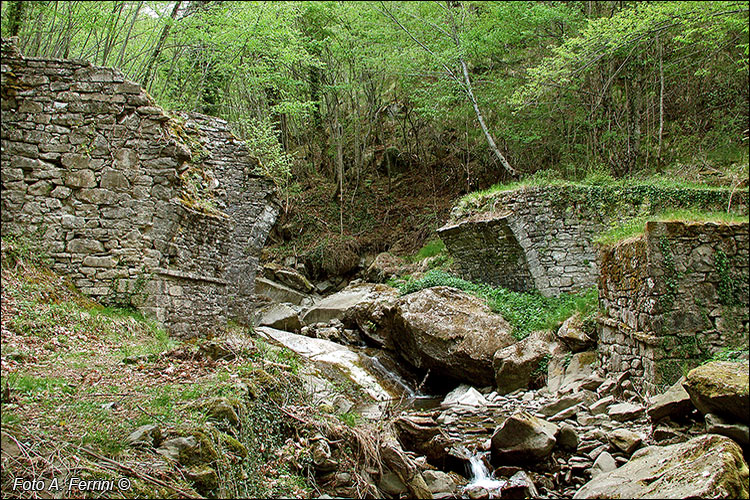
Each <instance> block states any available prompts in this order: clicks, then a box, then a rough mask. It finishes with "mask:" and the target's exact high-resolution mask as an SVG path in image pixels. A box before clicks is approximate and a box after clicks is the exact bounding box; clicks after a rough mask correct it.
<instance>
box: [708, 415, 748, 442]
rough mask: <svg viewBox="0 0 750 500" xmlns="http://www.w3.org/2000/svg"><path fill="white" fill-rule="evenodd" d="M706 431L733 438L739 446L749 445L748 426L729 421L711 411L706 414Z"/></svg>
mask: <svg viewBox="0 0 750 500" xmlns="http://www.w3.org/2000/svg"><path fill="white" fill-rule="evenodd" d="M706 432H709V433H712V434H721V435H722V436H726V437H728V438H730V439H734V440H735V441H736V442H737V443H738V444H739V445H741V446H749V445H750V427H748V426H747V425H744V424H737V423H732V422H729V421H727V420H726V419H724V418H721V417H720V416H719V415H714V414H713V413H707V414H706Z"/></svg>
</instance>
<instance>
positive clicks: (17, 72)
mask: <svg viewBox="0 0 750 500" xmlns="http://www.w3.org/2000/svg"><path fill="white" fill-rule="evenodd" d="M1 64H2V67H1V76H2V101H1V102H2V128H1V138H2V161H1V165H2V169H1V171H2V179H1V182H2V189H1V192H2V194H1V196H0V198H1V203H2V233H3V235H4V236H6V235H9V234H26V235H28V236H30V237H31V238H32V240H36V241H37V243H38V244H40V247H41V248H42V249H43V250H44V251H45V253H47V254H49V256H50V257H51V258H52V261H53V269H54V270H55V271H57V272H59V273H61V274H65V275H67V276H70V278H71V279H72V281H73V283H74V284H75V285H76V286H77V287H78V288H79V289H80V290H81V291H82V292H83V293H85V294H87V295H89V296H91V297H92V298H95V299H98V300H101V301H104V302H108V301H109V302H111V301H112V300H113V299H115V298H117V297H119V298H122V297H126V298H127V297H128V296H129V295H132V298H133V301H134V303H135V305H137V306H138V308H139V309H140V310H141V311H143V312H144V313H146V314H147V315H148V316H150V317H153V318H155V319H157V320H158V321H159V322H161V323H162V324H163V325H165V327H166V328H167V329H168V331H169V332H170V333H171V334H174V335H177V336H182V337H191V336H196V335H204V334H206V333H209V332H211V331H213V330H215V329H216V328H217V327H221V326H223V325H225V324H226V321H227V320H228V319H230V318H232V319H236V320H238V321H240V322H250V321H251V320H252V314H251V309H252V307H253V299H254V293H253V292H254V281H255V279H254V278H255V271H256V267H257V262H258V257H259V255H260V250H261V248H262V246H263V245H264V243H265V239H266V236H267V234H268V232H269V231H270V228H271V226H272V225H273V224H274V222H275V220H276V216H277V214H278V210H279V206H278V203H277V202H276V201H275V198H274V195H273V185H272V183H271V182H270V181H269V180H267V179H266V178H263V177H260V176H257V175H255V174H254V173H253V172H254V167H255V165H256V162H255V161H254V160H253V159H252V158H251V157H250V156H249V154H248V152H247V150H246V148H245V147H244V145H243V144H242V142H241V141H239V140H237V139H236V137H234V136H233V134H232V133H231V132H230V131H229V127H228V124H227V123H226V122H225V121H223V120H220V119H217V118H212V117H208V116H203V115H186V114H178V115H177V116H174V117H170V116H168V115H167V114H166V113H165V112H164V111H163V110H162V109H161V108H159V107H158V106H156V105H155V104H154V101H153V99H152V98H151V97H150V96H149V95H148V94H147V93H146V92H145V91H144V90H143V89H142V88H141V87H140V86H139V85H138V84H136V83H133V82H129V81H127V80H125V78H124V77H123V75H122V74H121V73H120V72H119V71H118V70H115V69H111V68H102V67H96V66H93V65H91V64H90V63H88V62H85V61H79V60H60V59H42V58H24V57H23V56H22V55H21V54H20V53H19V52H18V51H17V49H16V48H15V46H14V45H13V44H12V43H11V41H8V40H3V42H2V61H1ZM191 169H192V170H191ZM192 171H195V172H198V173H199V175H200V176H201V178H202V183H201V184H202V186H201V190H202V196H205V199H206V200H208V201H209V202H210V204H211V206H212V209H210V210H201V209H200V207H196V206H195V205H194V204H191V203H190V198H189V197H186V196H185V190H184V186H185V183H184V177H185V175H187V174H190V173H191V172H192ZM185 200H187V202H185ZM141 289H142V292H143V293H137V294H135V295H133V292H137V291H139V290H141Z"/></svg>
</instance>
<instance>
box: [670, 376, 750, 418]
mask: <svg viewBox="0 0 750 500" xmlns="http://www.w3.org/2000/svg"><path fill="white" fill-rule="evenodd" d="M748 380H749V376H748V363H747V362H745V363H735V362H730V361H713V362H711V363H707V364H705V365H702V366H699V367H697V368H694V369H692V370H690V372H688V374H687V380H686V381H685V382H684V383H683V387H685V390H686V391H687V393H688V394H689V395H690V399H691V400H692V402H693V404H694V405H695V407H696V408H698V410H700V412H701V413H703V414H704V415H705V414H707V413H715V414H717V415H721V416H723V417H727V418H729V419H731V420H734V421H738V422H742V423H744V424H750V384H749V383H748Z"/></svg>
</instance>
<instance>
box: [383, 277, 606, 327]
mask: <svg viewBox="0 0 750 500" xmlns="http://www.w3.org/2000/svg"><path fill="white" fill-rule="evenodd" d="M394 285H396V286H397V287H398V288H399V289H400V291H401V293H402V294H404V295H405V294H409V293H413V292H416V291H419V290H422V289H425V288H430V287H435V286H449V287H452V288H457V289H459V290H463V291H466V292H469V293H472V294H474V295H476V296H478V297H481V298H483V299H485V300H487V303H488V305H489V306H490V309H491V310H492V311H494V312H498V313H500V314H502V316H503V318H505V319H506V320H507V321H508V322H509V323H510V324H511V325H512V326H513V335H514V336H515V337H516V338H519V339H522V338H525V337H526V336H528V335H529V333H531V332H533V331H536V330H547V329H553V328H556V327H559V325H560V324H562V322H563V321H564V320H565V319H567V318H569V317H570V316H572V315H573V314H574V313H575V312H577V311H580V312H581V313H582V314H583V315H586V314H588V313H590V312H591V311H593V310H594V309H596V307H597V303H598V294H597V291H596V289H595V288H591V289H588V290H584V291H581V292H579V293H573V294H563V295H561V296H560V297H543V296H542V295H539V294H537V293H521V292H513V291H511V290H507V289H505V288H494V287H491V286H489V285H484V284H477V283H472V282H470V281H466V280H464V279H461V278H458V277H456V276H453V275H451V274H448V273H446V272H444V271H440V270H432V271H429V272H427V274H425V276H424V277H423V278H421V279H418V280H415V279H407V280H402V281H401V282H394Z"/></svg>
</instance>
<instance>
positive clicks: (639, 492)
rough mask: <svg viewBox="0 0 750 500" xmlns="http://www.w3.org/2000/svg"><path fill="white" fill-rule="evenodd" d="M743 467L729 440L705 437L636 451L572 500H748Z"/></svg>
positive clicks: (736, 447) (734, 447) (737, 448)
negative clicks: (676, 499)
mask: <svg viewBox="0 0 750 500" xmlns="http://www.w3.org/2000/svg"><path fill="white" fill-rule="evenodd" d="M747 497H748V467H747V464H746V463H745V461H744V459H743V458H742V450H741V448H740V447H739V446H738V445H737V444H736V443H735V442H734V441H732V440H731V439H728V438H726V437H723V436H718V435H716V434H705V435H702V436H699V437H696V438H693V439H691V440H690V441H687V442H685V443H680V444H674V445H671V446H664V447H661V446H649V447H647V448H643V449H640V450H638V451H637V452H636V453H635V454H634V455H633V456H632V458H631V459H630V461H629V462H627V463H626V464H625V465H623V466H622V467H620V468H618V469H616V470H613V471H611V472H607V473H603V474H599V475H596V476H594V477H593V479H592V480H591V481H589V482H588V483H586V484H585V485H584V486H583V487H582V488H581V489H579V490H578V492H576V494H575V496H574V497H573V498H747Z"/></svg>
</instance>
